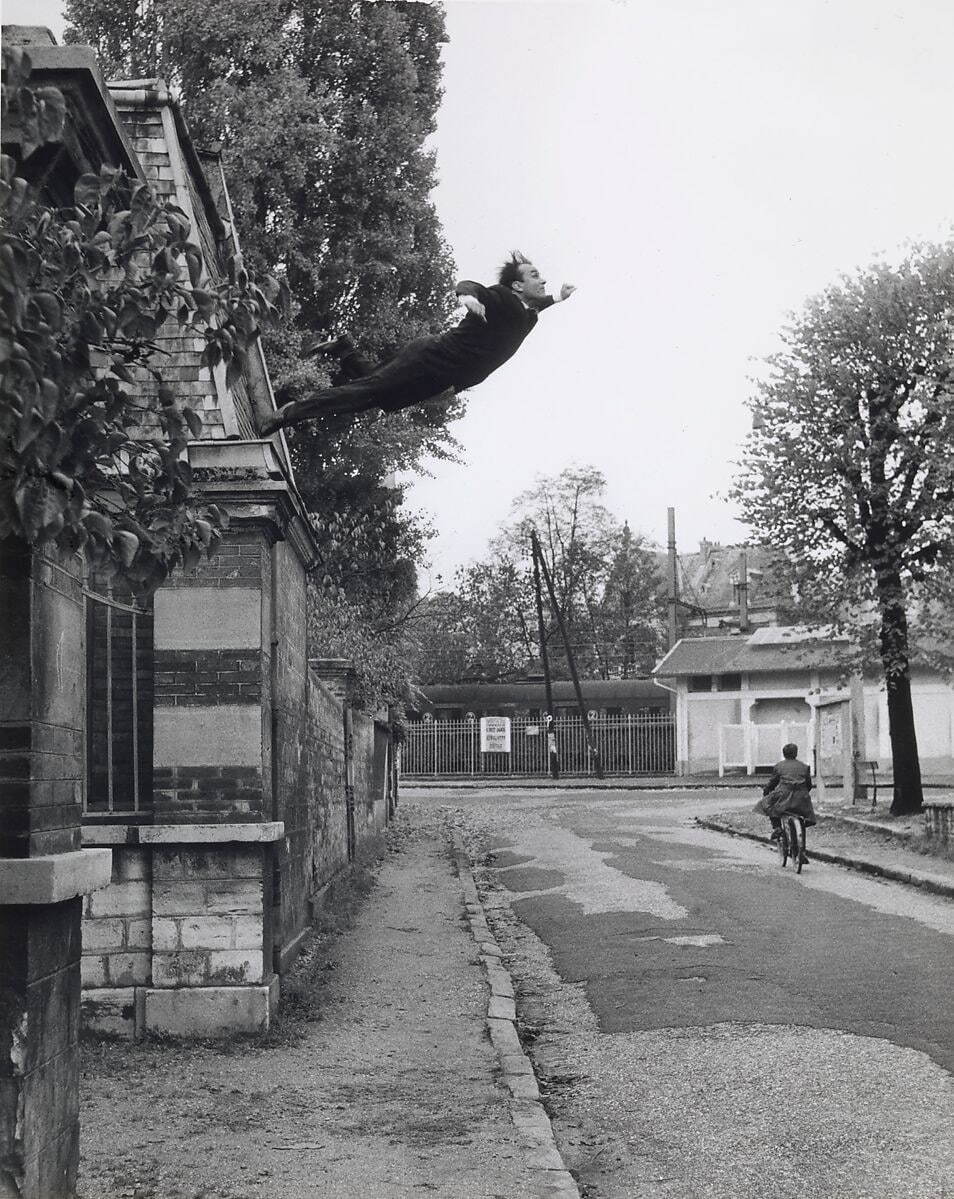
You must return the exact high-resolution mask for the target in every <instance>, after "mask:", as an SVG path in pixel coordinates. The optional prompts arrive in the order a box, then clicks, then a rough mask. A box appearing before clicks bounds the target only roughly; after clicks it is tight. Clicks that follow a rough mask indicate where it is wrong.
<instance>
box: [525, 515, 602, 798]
mask: <svg viewBox="0 0 954 1199" xmlns="http://www.w3.org/2000/svg"><path fill="white" fill-rule="evenodd" d="M530 543H531V547H532V549H533V554H534V563H539V564H540V572H541V574H542V575H543V581H544V583H545V584H546V588H547V594H548V595H549V597H550V607H551V608H552V609H553V615H554V616H555V617H556V619H557V624H558V625H559V626H560V636H561V637H562V638H563V645H564V647H565V649H566V664H567V666H569V668H570V678H571V679H572V680H573V690H574V691H575V692H576V702H577V706H578V707H579V709H580V718H581V719H582V721H583V729H584V731H585V733H586V743H587V745H588V746H589V749H590V753H591V754H592V755H593V765H594V767H595V769H596V777H597V778H598V779H601V778H604V777H605V775H604V773H603V760H602V758H601V757H600V751H599V750H598V749H597V747H596V738H595V737H594V736H593V730H592V728H591V727H590V718H589V716H587V714H586V706H585V705H584V703H583V690H582V688H581V687H580V677H579V675H578V674H577V673H576V661H575V659H574V657H573V649H572V647H571V645H570V638H569V637H568V635H567V631H566V625H565V624H564V622H563V613H562V612H561V611H560V605H559V604H558V603H557V598H556V591H555V589H554V587H553V580H552V579H551V578H550V571H549V569H548V568H547V564H546V561H545V560H544V557H543V551H542V550H541V549H540V542H539V540H538V539H537V534H536V531H535V530H532V531H531V533H530Z"/></svg>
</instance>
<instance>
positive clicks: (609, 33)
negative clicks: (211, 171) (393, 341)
mask: <svg viewBox="0 0 954 1199" xmlns="http://www.w3.org/2000/svg"><path fill="white" fill-rule="evenodd" d="M59 11H60V5H59V4H58V3H56V0H6V2H5V3H4V5H3V19H4V21H7V22H14V23H30V24H39V23H47V24H49V25H50V26H51V28H53V30H54V33H56V34H58V35H59V34H60V33H61V31H62V20H61V18H60V17H59ZM447 28H448V33H449V36H450V38H451V42H450V45H449V46H447V47H446V50H445V55H444V61H445V71H444V87H445V96H444V102H443V106H442V109H441V113H440V117H439V129H438V134H437V138H436V146H437V150H438V161H439V173H440V176H441V182H440V186H439V188H438V190H437V192H436V195H435V201H436V204H437V209H438V213H439V215H440V218H441V220H442V222H443V225H444V229H445V233H446V236H447V239H448V241H449V243H450V245H451V247H452V249H453V251H454V254H455V257H456V260H457V265H458V269H459V272H460V275H461V276H462V277H465V278H474V279H478V280H480V281H481V282H492V281H493V277H494V272H495V270H496V268H497V266H498V264H499V262H500V261H501V260H502V258H503V257H504V256H505V255H506V253H507V251H508V250H509V249H511V248H512V247H519V248H520V249H523V250H524V251H526V252H527V253H528V254H530V255H531V256H532V257H533V258H534V259H535V260H536V261H537V264H538V265H539V266H540V267H541V269H542V270H543V271H544V273H545V275H546V277H547V279H548V280H549V281H550V283H551V285H552V286H553V288H554V290H556V289H558V287H559V284H560V283H561V282H562V281H564V280H568V281H570V282H573V283H576V284H577V285H578V287H579V291H578V293H577V294H576V295H574V296H573V297H572V299H571V300H569V301H568V302H567V303H566V304H565V305H563V306H560V307H558V308H556V309H554V310H552V311H550V312H545V313H544V314H543V315H542V317H541V320H540V323H539V325H538V327H537V329H536V330H535V331H534V333H533V334H532V336H531V337H530V338H529V339H528V340H527V341H526V343H525V344H524V346H523V347H522V349H521V350H520V351H519V353H518V354H517V356H516V357H515V358H514V359H512V360H511V361H510V362H509V363H507V364H506V365H505V366H504V367H503V368H501V370H500V371H499V372H498V373H497V374H496V375H494V376H492V377H491V378H490V379H489V380H487V381H486V382H485V383H483V384H481V386H480V387H479V388H476V389H474V391H473V392H471V398H470V404H469V412H468V414H467V416H466V417H465V418H464V420H463V421H461V422H459V423H458V424H457V425H456V427H455V428H454V432H455V434H456V436H457V437H458V439H459V440H460V441H461V442H462V443H463V446H464V454H465V463H464V464H463V465H459V466H450V465H443V464H437V465H436V466H435V467H434V477H433V478H431V479H424V480H419V481H416V482H414V483H413V484H412V485H411V487H410V488H409V500H410V502H411V503H412V504H413V505H414V506H416V507H419V508H421V509H423V510H425V511H427V512H429V513H430V514H431V516H432V519H433V522H434V524H435V526H436V527H437V529H438V531H439V536H438V538H437V540H436V541H435V542H434V543H433V546H432V554H431V557H432V559H433V563H434V570H435V571H440V572H443V573H444V575H445V577H446V576H447V575H448V574H449V572H450V571H451V570H452V569H453V567H454V566H455V565H457V564H458V563H461V562H464V561H467V560H468V559H470V558H472V557H474V556H477V555H479V554H481V553H482V551H483V550H484V548H485V545H486V542H487V539H488V538H489V537H490V536H491V535H492V533H493V532H494V530H495V528H496V526H497V524H498V523H499V522H500V521H501V520H502V519H504V518H505V517H506V515H507V512H508V509H509V506H510V502H511V500H512V498H513V497H514V496H515V495H516V494H517V493H518V492H520V491H522V490H523V489H525V488H526V487H527V486H528V485H529V484H530V483H531V482H532V480H533V478H534V476H535V475H536V474H538V473H540V472H545V473H555V472H557V471H559V470H560V469H561V468H562V467H563V466H565V465H568V464H569V463H571V462H577V463H587V464H592V465H594V466H597V467H599V468H600V469H601V470H602V471H603V472H604V473H605V474H606V476H607V478H608V480H609V492H608V497H607V499H608V503H609V506H610V508H611V509H612V510H613V511H614V512H615V513H616V514H617V515H618V516H619V517H620V518H623V517H625V518H627V519H628V520H629V521H630V524H631V525H632V526H633V528H634V529H636V530H639V531H641V532H643V533H645V534H647V535H648V536H649V537H650V538H653V539H655V540H657V541H660V542H663V543H664V542H665V531H666V508H667V506H668V505H673V506H675V508H676V511H677V532H678V538H679V543H680V548H682V549H684V550H686V551H688V550H691V549H692V548H693V547H694V543H695V542H697V541H698V540H699V539H700V538H701V537H704V536H708V537H710V538H712V539H715V540H723V541H728V540H738V539H740V538H742V537H744V536H745V531H744V530H743V529H742V528H741V527H740V526H739V525H738V524H736V523H735V521H734V520H733V519H732V513H731V508H730V506H729V505H728V504H727V503H726V502H725V501H723V500H720V499H719V498H717V497H718V493H720V492H724V491H725V490H726V489H727V488H728V486H729V485H730V482H731V477H732V465H731V464H732V461H733V459H734V458H735V457H736V456H737V454H738V447H739V444H740V442H741V440H742V438H743V437H744V435H745V432H746V430H747V426H748V421H747V413H746V410H745V409H744V407H743V402H744V400H745V398H746V396H747V394H748V392H749V385H748V378H749V376H750V375H751V374H752V373H753V371H754V370H755V369H756V362H755V360H757V359H759V358H761V357H763V356H764V355H765V354H766V353H768V352H770V351H771V350H772V348H773V341H774V335H775V332H776V331H777V329H778V328H779V327H780V325H781V324H782V323H783V321H784V318H785V314H786V313H787V312H789V311H790V310H792V309H793V308H797V307H799V306H800V305H801V304H802V302H803V301H804V300H805V299H806V298H807V297H808V296H809V295H811V294H812V293H814V292H816V291H818V290H819V289H821V288H822V287H824V286H825V285H826V284H827V283H828V282H830V281H832V280H833V279H834V278H835V277H836V276H837V274H838V273H839V272H840V271H842V270H851V269H852V268H854V267H855V266H858V265H862V264H864V263H866V262H868V261H870V259H871V258H872V257H873V256H875V255H876V254H877V253H879V252H881V251H887V252H889V253H890V252H891V251H892V250H893V249H895V248H896V247H897V246H898V245H899V244H900V243H902V242H904V241H905V240H907V239H918V238H929V237H942V236H947V235H948V233H949V232H950V227H951V219H952V216H954V154H952V153H951V124H952V119H954V118H952V113H954V103H952V101H954V71H952V69H951V47H952V46H954V5H952V4H950V0H829V2H826V0H799V2H798V3H793V2H792V0H576V2H573V3H560V2H558V0H545V2H541V0H537V2H532V0H450V3H448V4H447Z"/></svg>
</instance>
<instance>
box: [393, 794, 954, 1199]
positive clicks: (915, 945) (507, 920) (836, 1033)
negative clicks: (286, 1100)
mask: <svg viewBox="0 0 954 1199" xmlns="http://www.w3.org/2000/svg"><path fill="white" fill-rule="evenodd" d="M415 802H417V801H415ZM424 802H426V804H427V805H428V806H430V805H431V804H434V803H441V804H444V805H449V806H451V807H453V808H456V809H459V817H458V818H459V819H462V820H463V821H464V823H465V825H466V826H467V827H468V828H469V829H470V831H471V834H472V836H473V838H474V844H475V846H476V845H479V844H483V845H485V846H486V847H488V848H490V850H491V853H492V856H490V857H488V858H487V859H486V867H487V869H486V871H485V879H486V882H487V884H488V887H489V892H488V897H489V901H490V903H491V906H492V907H494V909H495V912H496V915H497V919H498V921H499V922H500V923H501V925H502V926H503V927H504V931H505V932H506V935H507V936H509V941H510V944H509V952H510V954H511V956H512V961H511V969H512V972H513V973H514V976H515V979H516V981H517V983H518V989H519V991H520V1003H519V1004H518V1007H519V1008H520V1009H521V1011H522V1013H523V1016H524V1018H525V1021H526V1023H527V1025H528V1027H531V1029H532V1030H535V1031H536V1032H537V1038H536V1042H535V1044H534V1047H533V1055H534V1057H535V1060H536V1062H537V1065H538V1067H539V1072H540V1074H541V1078H542V1079H543V1081H544V1083H545V1084H547V1083H549V1098H548V1103H549V1106H550V1109H551V1115H552V1117H553V1120H554V1127H555V1130H556V1132H557V1136H558V1140H559V1141H560V1143H561V1148H562V1149H563V1151H564V1157H565V1159H566V1161H567V1164H568V1165H569V1166H570V1168H571V1169H573V1170H574V1172H575V1173H576V1174H577V1177H578V1178H579V1179H580V1181H581V1183H582V1185H583V1189H584V1192H585V1193H586V1194H589V1195H593V1196H597V1195H600V1196H602V1195H614V1196H616V1195H618V1196H630V1195H632V1196H642V1195H647V1196H650V1195H652V1196H657V1195H658V1196H668V1197H672V1199H677V1197H678V1199H695V1197H696V1196H719V1197H723V1196H724V1197H725V1199H743V1197H745V1196H762V1195H766V1196H768V1195H773V1196H786V1195H793V1196H794V1195H799V1196H812V1197H815V1196H817V1197H819V1199H825V1197H827V1196H831V1197H832V1199H835V1197H837V1199H855V1197H857V1199H861V1197H868V1196H879V1197H884V1199H898V1197H900V1196H912V1197H915V1199H922V1197H923V1199H929V1197H941V1196H954V1080H952V1074H951V1071H952V1070H954V999H952V994H954V989H952V983H954V942H952V935H954V902H952V901H950V900H947V899H942V898H938V897H934V896H930V895H924V894H921V893H920V892H918V891H916V890H914V889H912V888H906V887H904V886H902V885H900V884H894V883H886V882H883V881H879V880H875V879H871V878H868V877H866V876H863V875H856V874H853V873H851V872H849V871H846V870H844V869H843V868H840V867H836V866H830V865H825V864H823V863H810V864H809V865H808V866H807V867H806V869H805V871H804V872H803V874H802V875H801V876H796V875H795V874H794V873H793V872H792V871H791V870H785V871H783V870H781V869H780V868H779V866H778V863H777V859H776V857H775V856H774V854H772V853H771V852H770V851H769V850H768V849H767V848H766V847H765V846H763V845H758V844H755V843H753V842H748V841H743V840H738V839H735V838H728V837H724V836H722V835H720V834H718V833H714V832H708V831H705V830H702V829H699V828H698V827H695V825H694V821H693V817H694V816H695V815H697V814H702V813H704V812H709V813H711V812H715V811H718V810H725V809H726V808H727V807H728V806H731V805H732V804H733V802H734V803H736V804H739V805H750V804H751V803H752V802H753V799H752V796H751V795H748V794H746V795H744V796H740V797H738V798H737V799H735V800H734V801H733V800H732V799H727V797H726V795H725V793H721V794H706V793H700V792H692V793H669V794H666V793H648V794H647V793H626V794H621V793H607V792H584V793H580V792H572V793H571V792H556V791H546V792H533V793H527V792H511V793H505V792H503V793H502V792H499V791H494V792H491V791H488V792H472V791H468V792H466V793H464V792H460V793H457V794H456V795H454V794H451V793H445V794H444V795H443V796H442V797H437V796H428V798H427V799H426V800H425V801H424ZM810 848H811V846H810V843H809V852H810Z"/></svg>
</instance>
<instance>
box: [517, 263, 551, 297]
mask: <svg viewBox="0 0 954 1199" xmlns="http://www.w3.org/2000/svg"><path fill="white" fill-rule="evenodd" d="M518 270H519V271H520V282H519V283H514V285H513V289H514V291H515V292H516V293H517V295H518V296H519V297H520V298H521V300H523V301H524V302H525V303H527V304H534V303H536V302H537V301H538V300H542V299H543V297H544V296H545V295H546V294H547V281H546V279H544V278H543V276H542V275H541V274H540V272H539V271H538V270H537V268H536V267H535V266H534V265H533V263H532V262H524V263H521V264H520V266H519V267H518Z"/></svg>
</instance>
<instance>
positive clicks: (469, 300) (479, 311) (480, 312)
mask: <svg viewBox="0 0 954 1199" xmlns="http://www.w3.org/2000/svg"><path fill="white" fill-rule="evenodd" d="M457 298H458V299H459V300H460V302H461V303H462V304H463V305H464V307H465V308H466V309H467V311H468V312H472V313H473V314H474V316H479V317H480V319H481V320H482V321H485V320H486V319H487V309H486V308H485V307H484V306H483V304H481V302H480V300H478V299H477V297H476V296H458V297H457Z"/></svg>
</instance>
